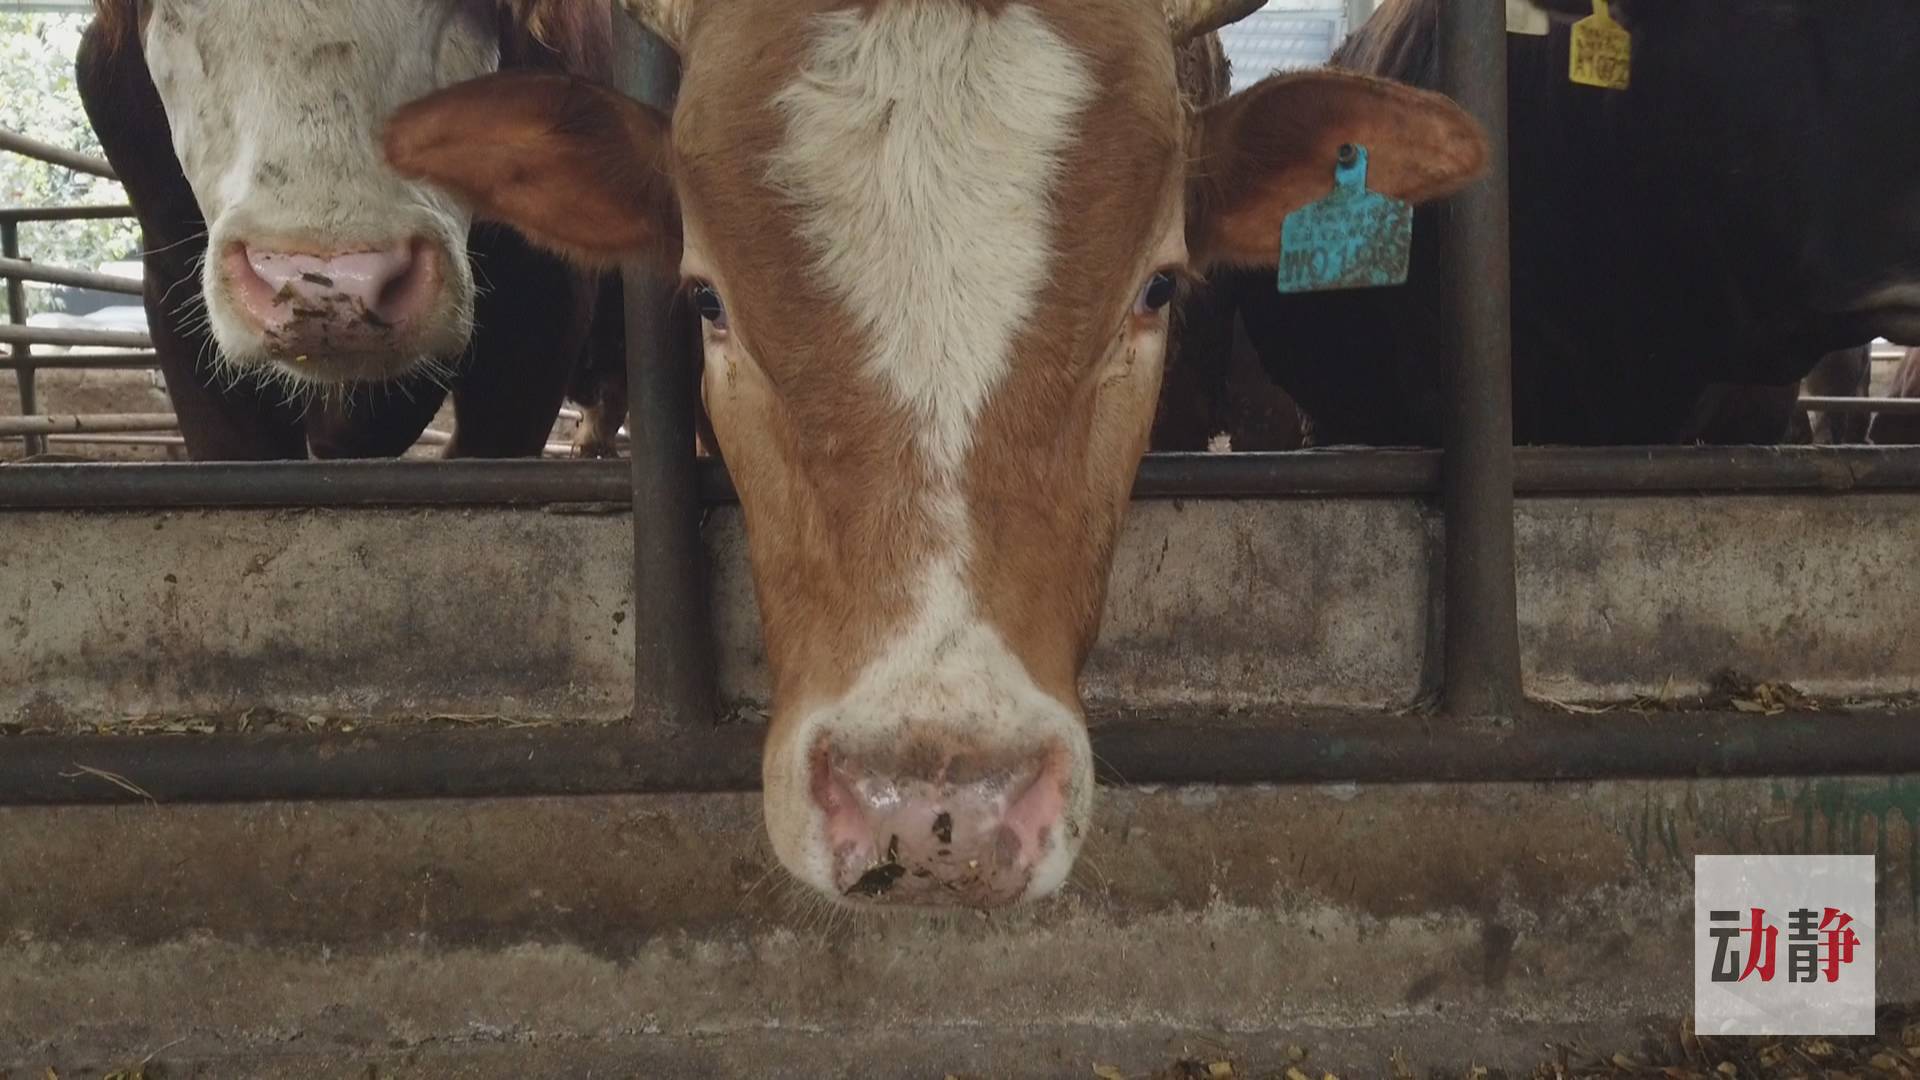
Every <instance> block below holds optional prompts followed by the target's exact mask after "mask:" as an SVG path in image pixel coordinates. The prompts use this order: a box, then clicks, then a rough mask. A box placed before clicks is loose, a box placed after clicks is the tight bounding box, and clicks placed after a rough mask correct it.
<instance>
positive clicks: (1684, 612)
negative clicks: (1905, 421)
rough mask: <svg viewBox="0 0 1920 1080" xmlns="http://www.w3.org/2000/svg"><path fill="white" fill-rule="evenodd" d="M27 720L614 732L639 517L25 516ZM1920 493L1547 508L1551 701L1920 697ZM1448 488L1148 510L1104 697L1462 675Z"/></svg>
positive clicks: (739, 558)
mask: <svg viewBox="0 0 1920 1080" xmlns="http://www.w3.org/2000/svg"><path fill="white" fill-rule="evenodd" d="M0 520H3V521H4V522H5V526H4V527H5V529H6V532H7V537H8V544H7V546H6V548H5V549H4V550H0V645H3V646H4V648H0V721H6V720H11V721H13V722H16V723H20V724H25V725H28V726H32V727H36V728H49V729H52V730H56V731H61V730H75V729H80V728H87V727H91V726H94V725H96V724H101V723H107V724H109V725H110V724H111V723H112V722H113V721H114V720H115V719H116V718H120V717H127V716H151V715H159V716H193V715H202V714H220V713H226V714H233V713H238V712H242V711H244V710H246V709H249V708H253V707H256V706H259V707H266V708H269V709H275V710H282V711H286V712H290V713H293V714H295V715H305V714H308V713H317V714H321V715H325V716H353V717H376V718H383V719H406V718H418V717H422V716H430V715H433V714H440V713H450V714H462V715H486V716H506V717H542V718H564V719H577V720H592V721H613V720H618V719H621V718H623V717H625V716H626V715H627V713H628V712H629V711H630V708H631V704H632V688H631V686H630V679H631V671H632V663H633V641H632V634H631V632H630V627H629V626H628V620H630V619H631V617H632V613H633V608H632V606H631V605H632V599H631V596H630V592H631V583H632V575H631V565H630V562H631V561H630V559H629V555H628V552H629V545H630V538H629V535H628V530H627V518H626V517H625V515H624V514H591V513H564V512H556V511H555V510H551V509H549V510H541V509H506V508H500V509H455V508H442V509H416V510H378V509H369V510H326V511H320V510H314V511H257V510H225V511H178V512H172V513H166V514H160V515H147V514H128V513H115V512H101V513H89V512H78V511H72V512H68V511H58V512H55V511H47V512H24V511H14V512H7V513H5V514H3V515H0ZM1916 520H1920V495H1914V494H1906V493H1899V492H1878V493H1855V494H1846V495H1792V496H1779V495H1768V496H1713V497H1682V496H1649V497H1631V498H1626V497H1616V498H1593V499H1567V498H1536V499H1526V500H1523V501H1522V502H1521V505H1520V510H1519V517H1518V526H1517V527H1518V539H1519V586H1520V606H1521V611H1520V618H1521V632H1522V638H1523V647H1524V651H1525V660H1526V666H1527V670H1528V678H1529V683H1530V688H1531V689H1532V690H1533V691H1534V692H1536V693H1541V694H1546V695H1549V696H1552V697H1555V698H1561V699H1569V700H1595V699H1619V698H1623V697H1628V696H1631V695H1634V694H1640V693H1660V692H1662V691H1669V692H1674V693H1688V692H1693V691H1697V690H1699V689H1700V688H1703V687H1704V686H1706V685H1707V684H1708V683H1709V682H1711V680H1712V679H1713V677H1714V676H1715V675H1716V674H1717V673H1718V672H1719V671H1720V670H1722V669H1724V668H1728V667H1732V668H1736V669H1739V670H1742V671H1745V672H1747V673H1748V674H1750V675H1753V676H1756V677H1760V678H1766V679H1777V680H1785V681H1790V682H1793V683H1795V684H1797V685H1799V686H1801V687H1802V688H1803V689H1806V690H1809V691H1813V692H1817V693H1823V694H1833V695H1846V694H1894V693H1906V692H1911V691H1914V690H1917V689H1920V633H1915V632H1914V631H1915V630H1916V629H1917V628H1920V622H1916V617H1915V614H1914V613H1915V612H1920V575H1916V574H1914V573H1912V572H1911V569H1912V567H1911V564H1912V561H1913V551H1914V540H1913V527H1912V523H1913V522H1914V521H1916ZM706 535H707V543H708V550H709V553H710V556H711V562H712V567H713V573H712V587H713V592H714V598H715V622H716V626H715V631H714V632H715V633H716V636H717V640H718V655H719V659H720V680H721V685H722V691H723V694H724V695H725V696H726V697H727V698H728V699H730V700H735V701H741V700H744V701H749V702H754V701H764V699H765V697H766V694H767V686H768V680H767V672H766V668H765V658H764V655H763V652H762V649H761V645H760V641H759V629H758V618H757V614H756V612H755V608H754V601H753V589H752V583H751V579H750V575H749V573H748V572H747V568H746V561H745V557H744V550H743V549H744V543H743V535H742V531H741V522H740V518H739V513H738V510H737V509H736V508H721V509H716V510H714V511H712V512H711V513H710V515H709V518H708V523H707V528H706ZM1439 536H1440V530H1439V521H1438V518H1437V516H1436V515H1435V514H1434V512H1433V511H1432V510H1431V509H1430V508H1428V507H1427V506H1426V505H1425V504H1424V503H1423V502H1421V501H1419V500H1410V499H1362V498H1337V499H1247V500H1201V501H1192V502H1169V501H1153V502H1143V503H1140V504H1138V505H1136V506H1135V508H1134V511H1133V513H1132V515H1131V516H1130V518H1129V520H1128V524H1127V526H1126V528H1125V530H1124V533H1123V535H1122V538H1121V543H1120V545H1119V550H1118V554H1117V556H1116V559H1115V565H1114V573H1113V584H1112V588H1111V592H1110V595H1109V599H1108V612H1107V618H1106V624H1105V631H1104V633H1103V636H1102V638H1101V641H1100V643H1099V646H1098V648H1097V649H1096V650H1095V653H1094V655H1093V658H1092V661H1091V663H1090V665H1089V668H1088V671H1087V675H1086V679H1085V691H1086V696H1087V698H1088V702H1089V705H1090V706H1091V707H1093V708H1094V709H1097V710H1103V711H1108V710H1115V709H1154V708H1162V707H1178V708H1255V707H1271V706H1281V707H1287V708H1314V707H1333V708H1398V707H1401V706H1404V705H1406V704H1408V703H1410V702H1413V701H1415V700H1417V699H1418V698H1419V697H1420V696H1421V695H1422V693H1423V692H1424V691H1425V690H1427V689H1428V688H1430V687H1431V686H1432V684H1433V680H1434V678H1435V673H1436V672H1437V670H1438V666H1439V665H1438V660H1439V654H1438V645H1437V629H1436V628H1437V627H1438V626H1439V625H1440V614H1441V613H1440V607H1439V605H1440V601H1439V597H1438V574H1437V572H1436V570H1437V567H1438V566H1439V559H1440V558H1441V554H1442V553H1441V549H1440V538H1439Z"/></svg>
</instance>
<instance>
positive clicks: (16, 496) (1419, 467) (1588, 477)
mask: <svg viewBox="0 0 1920 1080" xmlns="http://www.w3.org/2000/svg"><path fill="white" fill-rule="evenodd" d="M1514 469H1515V486H1516V489H1517V490H1518V491H1519V493H1520V494H1522V495H1525V496H1529V497H1546V496H1575V495H1608V496H1635V495H1684V496H1711V495H1761V494H1768V495H1776V494H1840V493H1846V492H1882V493H1898V492H1915V491H1920V447H1874V446H1847V447H1750V446H1741V447H1682V446H1662V447H1608V448H1603V449H1588V448H1565V447H1561V448H1545V447H1543V448H1522V449H1519V450H1516V451H1514ZM695 475H696V477H697V479H698V488H699V496H700V501H701V502H702V503H703V504H705V505H708V506H723V505H726V504H728V503H731V502H733V501H735V500H734V493H733V487H732V485H731V483H730V482H729V481H728V479H727V474H726V470H725V469H724V468H722V467H721V466H720V464H719V463H718V462H715V461H712V460H710V459H709V460H703V461H701V462H699V463H698V465H697V466H696V469H695ZM1439 490H1440V455H1439V454H1438V453H1436V452H1434V451H1430V450H1350V451H1340V450H1315V451H1310V452H1304V453H1286V454H1223V455H1213V454H1153V455H1149V456H1148V457H1147V459H1146V460H1145V461H1144V462H1143V463H1142V464H1141V467H1140V473H1139V476H1138V477H1137V479H1136V480H1135V482H1134V489H1133V494H1134V498H1136V499H1199V498H1244V499H1292V498H1426V497H1430V496H1432V495H1435V494H1437V493H1438V492H1439ZM632 499H633V485H632V470H631V469H630V468H629V466H628V464H627V463H626V462H621V461H564V462H560V461H531V460H520V461H472V460H463V461H432V462H427V461H323V462H207V463H192V464H189V463H184V462H142V463H112V464H80V465H70V464H62V465H31V466H14V467H8V468H4V469H0V509H14V510H152V509H174V508H181V507H216V506H238V507H259V508H276V507H297V506H322V507H354V506H488V505H493V506H529V505H543V504H554V503H583V502H584V503H601V504H608V505H621V506H624V505H627V504H630V503H631V501H632ZM1710 509H1711V504H1710V503H1708V502H1704V501H1703V503H1702V512H1707V511H1708V510H1710Z"/></svg>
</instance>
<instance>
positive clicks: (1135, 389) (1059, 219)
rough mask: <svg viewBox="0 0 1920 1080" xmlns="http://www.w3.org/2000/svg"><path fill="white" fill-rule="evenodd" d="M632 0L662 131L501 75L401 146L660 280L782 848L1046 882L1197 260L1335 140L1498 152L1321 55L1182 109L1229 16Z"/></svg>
mask: <svg viewBox="0 0 1920 1080" xmlns="http://www.w3.org/2000/svg"><path fill="white" fill-rule="evenodd" d="M637 6H638V8H639V9H640V12H639V13H640V14H642V15H643V16H644V17H645V18H646V21H647V22H648V23H649V25H651V26H652V27H653V28H654V29H655V30H657V31H659V32H661V33H662V35H663V36H664V37H666V38H667V39H668V40H669V41H670V42H671V43H672V44H673V45H674V46H675V47H676V48H677V49H678V50H679V52H680V53H681V55H682V58H683V68H684V77H683V80H682V84H681V88H680V93H679V99H678V104H677V106H676V110H675V113H674V116H673V118H672V121H671V123H669V121H668V119H667V118H665V117H663V116H661V115H659V114H657V113H655V112H652V111H651V110H648V109H646V108H644V107H642V106H640V105H637V104H635V103H633V102H631V101H629V100H627V99H625V98H623V97H621V96H620V95H618V94H615V93H612V92H609V91H607V90H604V89H600V88H596V87H593V86H590V85H586V84H583V83H579V82H572V81H567V80H562V79H556V78H538V77H513V76H499V77H495V78H492V79H486V80H481V81H479V82H476V83H474V84H471V85H468V86H464V87H457V88H454V89H453V90H450V91H445V92H442V93H440V94H437V95H434V96H432V97H430V98H428V99H426V100H425V101H423V102H420V103H418V104H416V105H412V106H409V107H408V108H406V109H404V110H402V112H401V113H400V114H398V115H397V116H396V117H395V119H394V122H393V124H392V125H391V127H390V128H389V130H388V135H387V146H388V151H389V154H390V156H391V158H392V160H393V161H394V162H395V163H396V164H397V165H398V166H399V167H400V168H401V170H402V171H403V172H405V173H408V174H410V175H416V176H421V177H424V178H427V179H430V180H432V181H434V182H435V183H439V184H444V185H447V186H448V187H450V188H452V189H454V190H456V191H459V192H461V193H463V194H464V195H465V196H466V197H467V198H468V199H469V200H470V201H471V203H472V204H473V205H474V206H475V207H476V208H477V212H479V213H481V214H483V215H489V216H494V217H499V218H503V219H505V220H507V221H509V222H511V223H513V224H514V225H516V226H517V227H519V228H521V229H522V230H523V231H525V232H527V233H528V234H529V235H530V236H533V237H535V238H536V239H538V240H542V241H544V242H545V243H547V244H549V245H551V246H553V247H555V248H557V249H559V250H562V251H566V252H571V253H573V254H574V255H575V256H576V257H579V258H582V259H586V260H589V261H594V262H601V263H604V262H606V261H609V260H615V259H619V258H623V257H627V256H631V255H635V254H647V255H652V256H655V257H659V258H664V259H669V260H673V261H675V262H676V263H677V265H678V267H679V270H680V273H681V274H682V275H683V276H684V279H685V283H686V285H685V288H686V291H687V295H688V297H689V299H690V301H691V303H692V304H693V305H694V306H695V308H696V309H697V310H698V311H699V313H700V315H701V316H702V317H703V319H704V324H705V325H704V333H705V371H704V377H703V389H704V395H705V401H706V406H707V408H708V410H709V412H710V413H711V416H712V420H713V426H714V429H715V431H716V432H717V434H718V437H719V441H720V444H721V448H722V450H723V452H724V454H725V457H726V460H727V464H728V467H729V469H730V470H731V472H732V474H733V477H734V481H735V485H736V486H737V488H738V489H739V492H740V499H741V502H742V504H743V506H744V509H745V514H746V524H747V533H748V539H749V549H750V557H751V561H752V566H753V571H754V579H755V584H756V589H757V593H758V597H759V603H760V613H761V619H762V627H763V630H764V637H765V640H766V646H767V650H768V657H769V661H770V664H771V668H772V673H773V678H774V716H773V721H772V727H771V730H770V733H769V736H768V740H767V745H766V754H765V761H764V779H765V810H766V822H767V828H768V831H769V833H770V835H771V837H772V840H773V847H774V850H775V851H776V852H777V854H778V855H779V858H780V860H781V861H782V862H783V863H784V864H785V865H786V866H787V868H788V869H789V870H791V871H792V872H793V873H794V874H795V875H797V876H798V877H799V878H800V879H801V880H803V881H804V882H806V883H807V884H809V885H811V886H813V887H815V888H817V889H818V890H820V891H821V892H823V893H825V894H827V895H829V896H832V897H837V898H845V899H848V900H850V901H854V902H895V903H900V902H904V903H924V904H951V903H959V904H969V905H980V906H986V905H995V904H1004V903H1009V902H1012V901H1015V900H1019V899H1021V898H1028V897H1036V896H1041V895H1044V894H1046V893H1048V892H1050V891H1052V890H1053V889H1055V888H1056V887H1058V886H1059V885H1060V883H1061V882H1062V881H1063V880H1064V879H1065V877H1066V876H1067V872H1068V870H1069V869H1070V867H1071V865H1072V862H1073V859H1074V856H1075V855H1076V853H1077V852H1078V850H1079V847H1080V843H1081V840H1082V837H1083V836H1084V835H1085V833H1086V829H1087V825H1088V813H1089V807H1090V804H1091V799H1092V795H1093V767H1092V761H1091V756H1090V754H1089V750H1088V741H1087V734H1086V729H1085V721H1084V716H1083V714H1082V709H1081V704H1080V700H1079V696H1078V692H1077V688H1076V680H1077V676H1078V673H1079V671H1080V668H1081V665H1082V662H1083V661H1084V660H1085V658H1086V655H1087V651H1088V649H1089V647H1090V646H1091V645H1092V643H1093V640H1094V636H1095V632H1096V630H1097V629H1098V626H1099V622H1100V612H1101V606H1102V601H1103V594H1104V591H1105V586H1106V576H1107V569H1108V564H1109V556H1110V553H1111V550H1112V547H1113V543H1114V538H1115V534H1116V530H1117V529H1118V526H1119V524H1120V520H1121V516H1122V514H1123V512H1124V511H1125V509H1126V506H1127V502H1128V494H1129V490H1130V488H1131V485H1132V480H1133V474H1134V469H1135V467H1136V465H1137V464H1138V461H1139V458H1140V455H1141V453H1142V452H1143V450H1144V447H1145V441H1146V436H1147V430H1148V426H1149V423H1150V422H1151V419H1152V416H1153V412H1154V405H1155V398H1156V394H1157V392H1158V389H1159V385H1160V372H1161V365H1162V361H1163V359H1164V356H1165V351H1166V344H1167V306H1168V303H1169V301H1170V300H1171V299H1172V298H1173V297H1174V295H1175V292H1176V290H1177V289H1178V288H1179V287H1180V282H1181V281H1182V280H1183V279H1185V278H1188V277H1190V276H1192V275H1194V274H1195V273H1198V272H1200V271H1202V270H1204V269H1205V268H1206V267H1208V266H1213V265H1218V264H1221V263H1240V264H1252V265H1260V264H1266V265H1272V264H1273V263H1274V262H1275V259H1276V254H1277V249H1278V244H1279V236H1280V225H1281V221H1282V219H1283V218H1284V217H1285V216H1286V214H1287V213H1288V212H1290V211H1291V210H1293V209H1295V208H1297V207H1299V206H1301V205H1302V204H1304V203H1306V202H1307V201H1309V200H1311V199H1313V198H1315V197H1318V196H1320V195H1322V194H1325V193H1326V192H1327V191H1328V190H1329V189H1330V188H1331V186H1332V175H1333V166H1334V161H1335V157H1336V152H1337V149H1338V147H1339V145H1340V144H1341V143H1343V142H1362V143H1366V144H1367V145H1369V146H1370V147H1371V148H1372V152H1373V160H1374V162H1375V163H1376V165H1375V168H1374V173H1373V182H1374V186H1376V187H1378V188H1380V189H1383V190H1386V191H1388V192H1390V193H1392V194H1396V195H1399V196H1402V197H1407V198H1414V199H1419V198H1426V197H1430V196H1434V195H1438V194H1442V193H1444V192H1446V191H1449V190H1451V189H1453V188H1455V187H1457V186H1459V185H1460V184H1462V183H1464V182H1465V181H1466V180H1468V179H1469V178H1471V177H1472V176H1473V175H1474V174H1475V173H1476V172H1477V171H1478V170H1479V169H1480V167H1481V165H1482V163H1483V160H1484V158H1485V155H1486V146H1485V142H1484V139H1483V137H1482V135H1481V134H1480V132H1479V131H1478V129H1477V127H1476V126H1475V125H1474V124H1473V123H1472V121H1471V120H1470V119H1469V118H1467V117H1466V116H1465V114H1463V113H1462V112H1461V111H1460V110H1459V109H1458V108H1457V107H1455V106H1453V105H1452V104H1450V103H1449V102H1447V101H1446V100H1445V99H1443V98H1440V97H1437V96H1434V95H1431V94H1426V93H1421V92H1417V91H1413V90H1409V89H1406V88H1403V87H1399V86H1394V85H1390V84H1387V83H1382V82H1378V81H1374V80H1369V79H1364V78H1358V77H1353V76H1344V75H1336V74H1331V73H1315V74H1305V75H1295V76H1288V77H1284V78H1279V79H1274V80H1271V81H1269V82H1266V83H1264V84H1262V85H1260V86H1259V87H1257V88H1254V89H1251V90H1249V91H1247V92H1246V93H1244V94H1242V95H1240V96H1239V97H1236V98H1233V99H1231V100H1228V101H1226V102H1223V103H1221V104H1220V105H1217V106H1214V107H1212V108H1209V109H1207V110H1206V111H1204V112H1202V113H1200V114H1199V115H1190V114H1189V113H1188V111H1187V110H1186V108H1185V106H1184V105H1183V104H1182V98H1181V95H1180V93H1179V91H1178V89H1177V87H1176V85H1175V74H1174V48H1173V45H1174V43H1175V42H1176V41H1179V40H1181V39H1183V38H1185V37H1186V36H1189V35H1191V34H1193V33H1195V32H1198V31H1202V30H1206V29H1210V28H1211V27H1212V26H1213V25H1217V24H1218V23H1220V22H1223V21H1225V20H1226V19H1227V18H1228V17H1229V16H1230V15H1231V14H1233V12H1231V11H1229V10H1228V8H1227V6H1225V5H1221V4H1217V3H1187V2H1183V0H1168V2H1167V3H1166V4H1165V5H1163V4H1162V3H1161V2H1160V0H1107V2H1099V3H1089V2H1084V0H1080V2H1074V0H1007V2H1002V0H991V2H990V0H869V2H851V3H850V2H847V0H729V2H725V3H717V2H716V3H706V4H700V3H684V4H673V3H665V2H660V3H642V4H639V5H637ZM1232 6H1233V7H1234V8H1236V9H1238V10H1239V11H1241V12H1244V11H1245V10H1246V9H1249V8H1251V7H1255V6H1257V4H1255V3H1252V2H1251V0H1239V2H1237V3H1236V4H1234V5H1232ZM1170 27H1171V29H1170ZM676 207H677V209H678V213H677V214H676V212H675V210H676Z"/></svg>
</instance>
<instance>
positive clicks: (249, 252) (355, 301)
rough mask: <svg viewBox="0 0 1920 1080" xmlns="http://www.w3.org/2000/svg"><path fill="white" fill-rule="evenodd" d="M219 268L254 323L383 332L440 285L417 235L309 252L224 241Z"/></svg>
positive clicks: (280, 330) (282, 328)
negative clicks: (374, 246)
mask: <svg viewBox="0 0 1920 1080" xmlns="http://www.w3.org/2000/svg"><path fill="white" fill-rule="evenodd" d="M222 269H223V271H224V273H225V274H226V277H227V280H228V282H229V284H230V285H231V287H232V289H233V292H234V294H235V296H236V297H237V298H238V300H239V301H240V304H241V306H242V307H243V308H244V309H245V311H246V312H247V314H249V315H250V316H252V318H253V319H254V321H255V322H257V323H258V324H259V325H260V327H261V328H262V329H265V330H267V331H269V332H273V333H276V334H281V335H297V334H300V333H304V331H302V330H301V329H300V327H301V326H302V325H311V326H313V327H316V328H328V332H331V333H339V332H341V331H358V332H361V333H365V332H367V331H373V332H375V333H384V332H386V331H390V330H392V329H394V328H396V327H398V326H400V325H402V324H404V323H406V322H408V321H409V320H411V319H414V318H415V317H417V316H419V315H421V314H423V313H424V312H425V311H426V310H427V308H428V306H429V305H430V303H431V301H432V299H433V297H434V295H435V293H436V292H437V290H438V289H439V285H440V278H441V273H440V254H439V249H438V248H437V247H436V246H435V245H433V244H431V243H429V242H428V241H427V240H425V239H424V238H422V237H418V236H415V237H410V238H408V239H407V240H405V241H403V242H400V243H397V244H394V245H392V246H389V247H386V248H379V249H372V250H361V251H336V252H328V253H313V252H307V251H297V250H284V251H283V250H274V249H272V248H267V247H258V246H252V247H250V246H249V245H247V244H244V243H237V244H234V245H232V246H231V247H230V248H229V249H228V252H227V254H226V256H225V257H224V259H223V262H222Z"/></svg>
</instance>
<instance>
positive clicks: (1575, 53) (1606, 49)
mask: <svg viewBox="0 0 1920 1080" xmlns="http://www.w3.org/2000/svg"><path fill="white" fill-rule="evenodd" d="M1570 60H1571V67H1572V72H1571V78H1572V79H1573V81H1574V82H1577V83H1579V84H1580V85H1582V86H1598V87H1601V88H1603V89H1607V90H1625V89H1626V88H1627V77H1628V75H1629V74H1631V73H1632V71H1633V35H1631V34H1629V33H1627V28H1626V27H1624V26H1621V25H1620V24H1619V23H1617V22H1614V21H1613V16H1612V15H1611V14H1609V13H1608V12H1607V0H1593V14H1591V15H1589V16H1587V17H1586V18H1584V19H1581V20H1580V21H1579V22H1577V23H1574V24H1573V48H1572V49H1571V50H1570Z"/></svg>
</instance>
